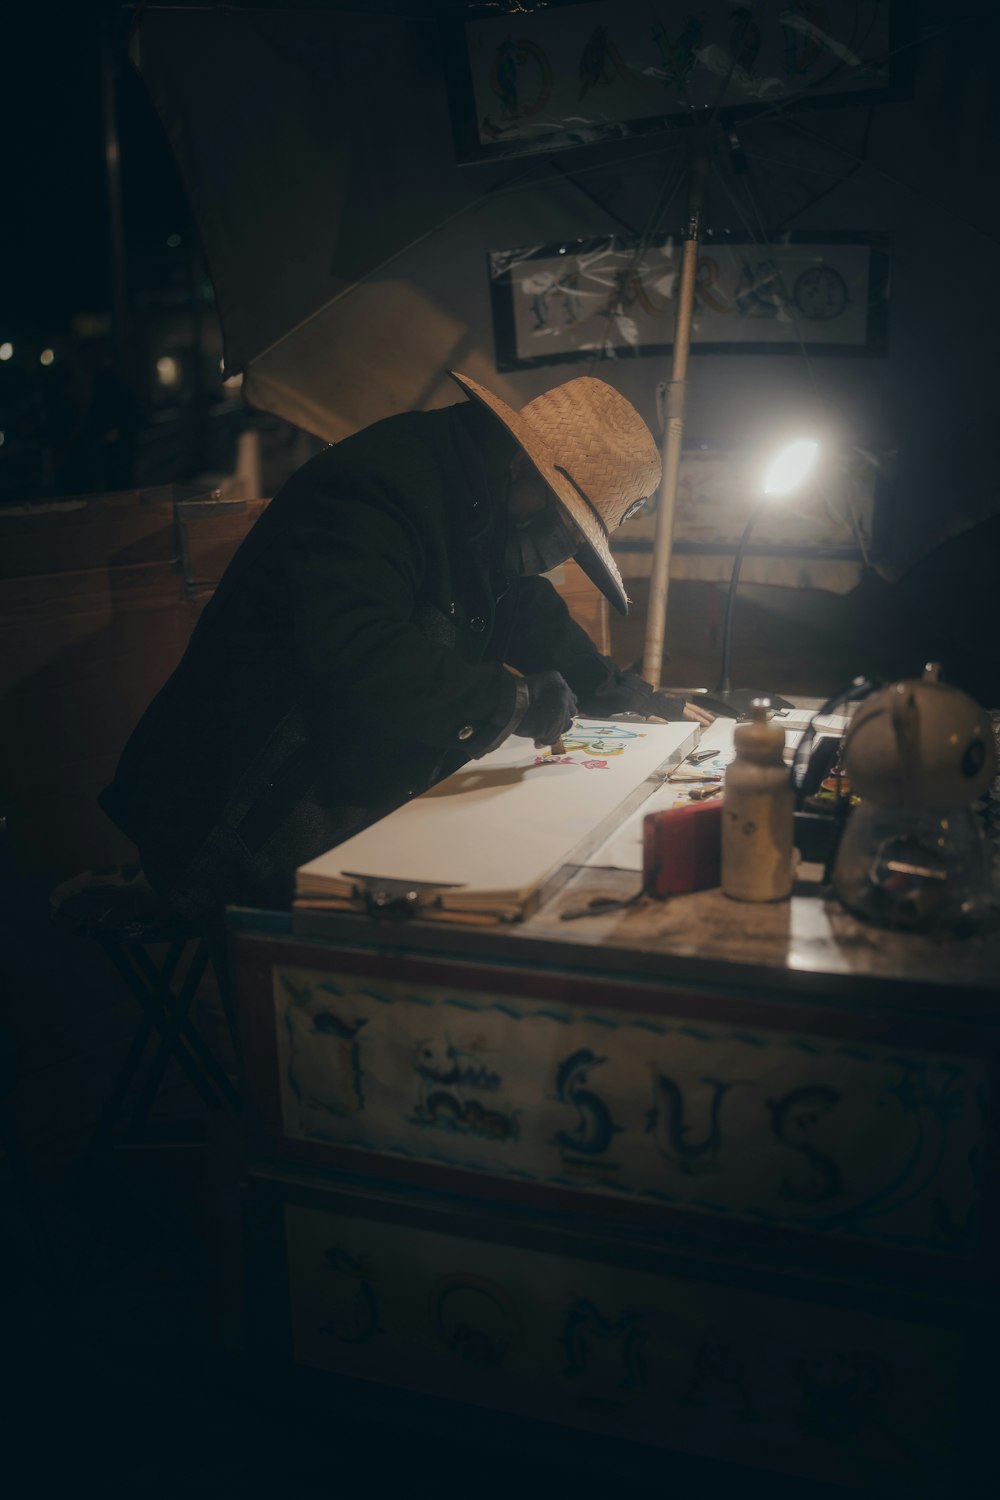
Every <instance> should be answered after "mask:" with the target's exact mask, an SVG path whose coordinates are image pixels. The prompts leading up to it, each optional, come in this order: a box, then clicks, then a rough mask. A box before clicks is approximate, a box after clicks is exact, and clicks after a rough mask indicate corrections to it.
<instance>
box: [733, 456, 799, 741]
mask: <svg viewBox="0 0 1000 1500" xmlns="http://www.w3.org/2000/svg"><path fill="white" fill-rule="evenodd" d="M818 451H819V443H817V442H815V441H814V440H813V439H812V438H799V439H798V440H797V441H796V442H794V443H788V444H786V446H785V447H784V448H782V449H781V451H780V453H778V454H777V455H776V457H775V458H774V459H772V461H771V463H770V465H769V467H768V470H767V473H766V474H765V475H764V483H763V485H762V487H761V491H760V494H759V496H758V498H757V503H756V505H755V506H754V508H753V510H752V511H751V512H750V515H749V518H748V519H747V523H746V526H745V527H744V529H743V535H742V537H741V538H740V544H739V546H738V547H737V548H736V556H735V557H734V558H733V572H732V576H731V578H730V580H729V592H728V593H727V595H726V614H725V619H724V621H723V625H722V668H721V671H720V674H719V683H718V686H717V687H716V689H715V698H714V699H713V700H712V701H711V703H710V704H709V705H708V706H709V707H712V708H718V709H720V710H721V711H722V712H723V713H725V712H733V713H734V714H736V715H737V716H738V715H739V713H740V712H741V711H745V710H746V709H747V708H748V707H749V705H750V703H751V702H752V700H753V699H754V698H757V697H762V696H769V697H770V700H771V703H772V706H773V707H774V708H790V707H791V704H790V703H788V702H787V701H786V700H785V699H784V698H779V697H778V696H777V695H776V694H774V693H771V694H769V695H764V694H759V693H756V692H750V691H747V690H744V689H741V690H740V691H738V692H733V685H732V683H731V682H730V680H729V661H730V656H731V654H732V645H733V604H734V603H735V600H736V585H737V584H738V583H739V581H740V567H741V565H742V563H743V554H744V553H745V552H746V549H747V543H748V542H749V540H750V534H751V532H752V531H753V529H754V527H755V526H756V524H757V522H758V521H759V519H760V517H761V515H762V514H763V512H764V510H765V509H766V507H767V506H768V505H769V504H770V502H771V499H772V497H774V496H778V495H790V494H791V492H792V490H794V489H796V488H797V487H798V486H799V485H800V484H801V483H802V481H803V479H805V477H806V475H807V474H808V473H809V470H810V469H811V468H812V466H813V464H814V463H815V461H816V454H817V453H818Z"/></svg>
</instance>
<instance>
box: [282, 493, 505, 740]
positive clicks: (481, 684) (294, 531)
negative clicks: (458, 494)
mask: <svg viewBox="0 0 1000 1500" xmlns="http://www.w3.org/2000/svg"><path fill="white" fill-rule="evenodd" d="M417 482H418V483H419V480H418V481H417ZM428 482H430V481H428ZM430 524H432V523H429V522H428V521H427V520H426V519H425V518H424V516H423V514H422V511H421V508H420V507H418V506H416V505H413V504H408V503H407V497H404V496H402V495H400V494H397V493H394V492H392V491H390V490H389V489H388V488H387V487H385V486H382V485H378V484H376V483H374V482H373V481H372V480H371V479H370V478H369V477H368V476H367V475H365V474H364V473H354V474H352V473H351V472H350V471H349V470H346V471H345V470H338V471H337V472H336V473H335V474H334V475H332V476H327V477H326V478H325V479H324V480H322V481H320V482H318V483H317V482H316V481H313V482H312V483H311V484H308V485H307V484H305V483H304V484H303V487H302V489H301V491H300V492H299V493H298V494H297V495H296V496H295V512H294V516H293V519H292V521H291V524H290V526H289V528H288V531H287V534H286V537H285V540H284V543H283V554H284V555H283V561H284V573H285V578H286V580H287V585H288V588H289V590H290V594H291V601H292V607H293V614H294V622H295V625H294V628H295V644H296V658H297V662H298V666H299V670H300V671H301V673H302V674H303V677H304V679H305V681H306V683H307V685H308V688H309V690H310V693H311V696H312V698H313V700H314V702H316V703H318V704H319V705H320V706H321V707H323V708H324V709H326V710H329V711H333V712H335V713H342V714H344V715H345V716H347V715H350V720H351V722H352V723H355V724H358V725H363V727H364V731H365V732H366V733H367V734H370V735H372V736H386V735H391V736H395V737H396V738H398V739H400V740H403V741H409V742H417V743H420V744H424V745H428V746H433V747H436V748H440V749H443V750H461V751H463V752H465V753H466V754H468V755H469V756H473V755H482V754H483V753H484V752H485V751H486V750H488V749H489V748H491V747H492V745H493V744H494V743H496V742H497V740H498V737H499V738H501V739H502V738H503V737H504V731H505V728H506V726H507V725H508V724H509V723H510V721H511V720H512V719H513V718H514V717H516V705H517V688H516V680H515V679H514V678H513V676H512V675H511V673H509V672H506V671H504V669H503V667H502V666H501V665H500V664H498V663H487V664H483V665H474V664H470V663H468V662H466V661H464V660H463V658H462V656H461V654H460V653H459V652H458V651H457V650H455V649H454V648H453V647H452V646H451V645H449V644H447V642H446V641H439V640H435V639H434V632H433V631H428V630H427V629H426V628H424V629H421V628H420V626H419V625H417V624H415V623H414V612H415V610H416V608H417V605H418V601H420V600H421V590H422V585H423V583H424V573H425V566H426V563H427V553H428V549H429V546H430V545H432V538H431V537H430V535H429V526H430ZM441 624H442V626H443V629H444V632H445V633H446V632H447V629H448V622H447V621H446V620H445V618H444V617H442V621H441ZM470 731H471V732H470Z"/></svg>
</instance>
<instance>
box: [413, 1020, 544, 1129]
mask: <svg viewBox="0 0 1000 1500" xmlns="http://www.w3.org/2000/svg"><path fill="white" fill-rule="evenodd" d="M413 1066H414V1068H415V1070H416V1072H417V1075H418V1077H419V1080H420V1081H419V1085H418V1090H417V1103H416V1107H415V1110H414V1113H413V1114H412V1115H411V1116H410V1123H411V1124H412V1125H423V1126H426V1127H427V1128H429V1129H431V1130H443V1131H446V1132H447V1133H448V1134H452V1135H472V1136H479V1137H481V1138H483V1139H485V1140H490V1141H516V1140H517V1138H518V1134H519V1127H518V1120H517V1111H516V1110H513V1109H511V1107H510V1105H509V1104H500V1103H499V1102H498V1101H497V1100H496V1098H495V1095H496V1093H497V1090H498V1089H500V1088H501V1086H502V1083H503V1080H502V1078H501V1077H500V1074H499V1073H497V1072H495V1071H494V1070H493V1069H492V1068H490V1066H489V1064H488V1063H485V1062H484V1061H483V1060H482V1058H481V1057H480V1055H479V1053H478V1051H477V1050H476V1049H475V1047H474V1045H472V1044H470V1045H469V1046H467V1047H461V1046H456V1045H455V1044H454V1043H453V1042H452V1041H451V1039H450V1038H449V1037H443V1038H442V1037H424V1038H423V1039H422V1040H420V1041H418V1042H417V1045H416V1047H415V1049H414V1056H413Z"/></svg>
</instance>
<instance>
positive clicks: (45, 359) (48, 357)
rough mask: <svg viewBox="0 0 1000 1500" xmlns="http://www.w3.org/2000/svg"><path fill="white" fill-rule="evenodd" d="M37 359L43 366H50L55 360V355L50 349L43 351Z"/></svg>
mask: <svg viewBox="0 0 1000 1500" xmlns="http://www.w3.org/2000/svg"><path fill="white" fill-rule="evenodd" d="M38 358H39V360H40V361H41V363H42V364H43V365H50V364H51V363H52V361H53V360H54V359H55V354H54V353H53V352H52V350H51V349H43V350H42V352H41V354H40V355H39V356H38Z"/></svg>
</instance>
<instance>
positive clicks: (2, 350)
mask: <svg viewBox="0 0 1000 1500" xmlns="http://www.w3.org/2000/svg"><path fill="white" fill-rule="evenodd" d="M13 357H14V345H13V344H11V343H8V342H7V341H6V340H4V342H3V343H2V344H0V359H13Z"/></svg>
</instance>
